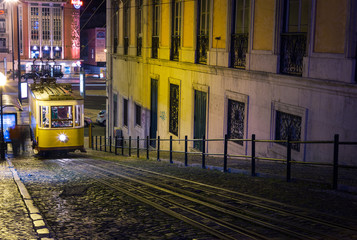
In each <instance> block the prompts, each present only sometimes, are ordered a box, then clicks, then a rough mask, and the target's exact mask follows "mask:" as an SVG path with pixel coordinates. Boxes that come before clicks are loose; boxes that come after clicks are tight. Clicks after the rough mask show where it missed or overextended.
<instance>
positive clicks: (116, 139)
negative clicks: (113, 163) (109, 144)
mask: <svg viewBox="0 0 357 240" xmlns="http://www.w3.org/2000/svg"><path fill="white" fill-rule="evenodd" d="M114 151H115V155H118V136H115V148H114Z"/></svg>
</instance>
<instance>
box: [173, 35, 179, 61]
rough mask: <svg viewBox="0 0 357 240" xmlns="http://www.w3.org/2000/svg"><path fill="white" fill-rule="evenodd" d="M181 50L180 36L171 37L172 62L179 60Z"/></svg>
mask: <svg viewBox="0 0 357 240" xmlns="http://www.w3.org/2000/svg"><path fill="white" fill-rule="evenodd" d="M179 48H180V36H178V35H172V36H171V60H173V61H178V60H179Z"/></svg>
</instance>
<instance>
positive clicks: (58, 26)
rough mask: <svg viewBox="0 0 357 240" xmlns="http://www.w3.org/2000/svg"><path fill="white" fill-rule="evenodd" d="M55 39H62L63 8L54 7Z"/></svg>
mask: <svg viewBox="0 0 357 240" xmlns="http://www.w3.org/2000/svg"><path fill="white" fill-rule="evenodd" d="M52 11H53V40H54V41H62V38H61V36H62V18H61V8H53V9H52Z"/></svg>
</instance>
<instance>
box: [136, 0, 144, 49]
mask: <svg viewBox="0 0 357 240" xmlns="http://www.w3.org/2000/svg"><path fill="white" fill-rule="evenodd" d="M142 13H143V0H136V56H141V48H142V45H143V39H142Z"/></svg>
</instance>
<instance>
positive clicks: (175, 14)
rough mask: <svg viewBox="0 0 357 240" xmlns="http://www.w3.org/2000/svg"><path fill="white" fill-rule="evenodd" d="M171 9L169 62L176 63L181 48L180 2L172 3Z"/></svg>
mask: <svg viewBox="0 0 357 240" xmlns="http://www.w3.org/2000/svg"><path fill="white" fill-rule="evenodd" d="M171 9H172V27H171V29H172V35H171V60H176V61H177V60H178V59H179V48H180V46H181V21H182V0H174V1H172V3H171Z"/></svg>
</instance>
